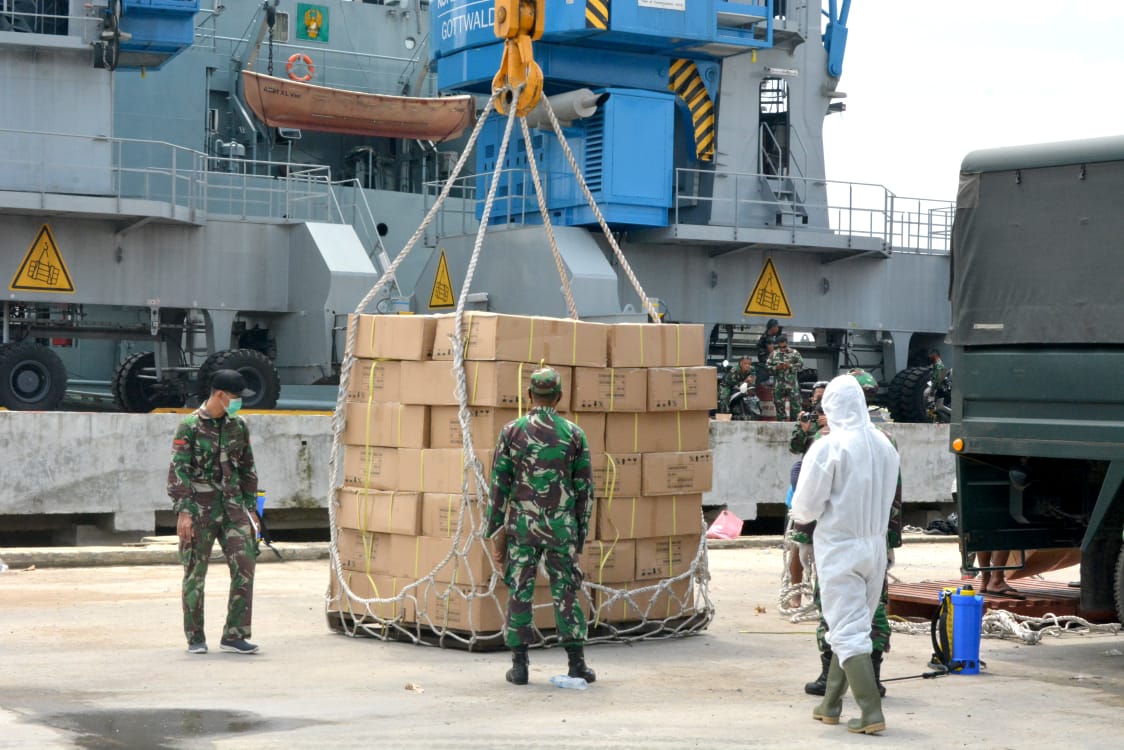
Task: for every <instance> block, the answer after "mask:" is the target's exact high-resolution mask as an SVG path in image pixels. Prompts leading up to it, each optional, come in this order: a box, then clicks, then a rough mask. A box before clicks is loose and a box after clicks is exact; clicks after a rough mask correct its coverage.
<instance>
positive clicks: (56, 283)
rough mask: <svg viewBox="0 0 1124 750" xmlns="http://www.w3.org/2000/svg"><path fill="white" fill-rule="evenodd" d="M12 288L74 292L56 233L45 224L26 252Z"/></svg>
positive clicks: (16, 290)
mask: <svg viewBox="0 0 1124 750" xmlns="http://www.w3.org/2000/svg"><path fill="white" fill-rule="evenodd" d="M8 289H9V291H13V292H73V291H74V281H73V280H71V278H70V271H69V270H67V268H66V261H64V260H63V259H62V253H60V252H59V246H58V244H57V243H56V242H55V236H54V235H53V234H51V228H50V227H49V226H47V225H46V224H44V225H43V228H42V229H40V230H39V234H38V236H36V238H35V242H32V243H31V247H29V248H28V249H27V254H26V255H24V256H23V262H22V263H20V267H19V270H18V271H16V275H15V276H13V277H12V283H11V284H9V285H8Z"/></svg>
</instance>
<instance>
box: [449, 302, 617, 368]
mask: <svg viewBox="0 0 1124 750" xmlns="http://www.w3.org/2000/svg"><path fill="white" fill-rule="evenodd" d="M455 322H456V321H455V316H453V315H444V316H441V317H440V318H439V320H438V322H437V332H436V337H435V341H436V343H435V345H434V348H433V359H437V360H447V359H453V347H452V344H451V341H450V339H449V335H450V334H451V333H452V332H453V326H454V324H455ZM464 325H465V331H466V334H465V352H464V358H465V359H468V360H476V359H482V360H507V361H509V362H540V361H541V362H545V363H546V364H548V365H570V366H581V367H604V366H605V363H606V361H607V357H608V335H609V327H608V326H607V325H605V324H604V323H587V322H584V321H580V320H570V319H568V318H543V317H532V316H528V315H500V314H497V313H489V312H470V313H465V315H464Z"/></svg>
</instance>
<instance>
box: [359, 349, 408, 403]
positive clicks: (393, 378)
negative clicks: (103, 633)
mask: <svg viewBox="0 0 1124 750" xmlns="http://www.w3.org/2000/svg"><path fill="white" fill-rule="evenodd" d="M401 374H402V363H401V362H397V361H392V360H386V359H357V360H355V361H354V362H353V363H352V364H351V375H350V376H349V379H348V383H347V403H349V404H365V403H368V402H370V401H382V402H390V403H395V402H397V401H398V400H399V398H398V384H399V382H400V379H401Z"/></svg>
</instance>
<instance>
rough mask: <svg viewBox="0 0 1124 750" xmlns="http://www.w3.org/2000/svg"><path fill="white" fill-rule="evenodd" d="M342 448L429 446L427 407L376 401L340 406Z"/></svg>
mask: <svg viewBox="0 0 1124 750" xmlns="http://www.w3.org/2000/svg"><path fill="white" fill-rule="evenodd" d="M343 442H344V445H381V446H383V447H385V448H427V447H429V407H428V406H408V405H406V404H383V403H379V402H377V401H376V402H372V403H363V404H348V405H347V406H346V407H344V428H343Z"/></svg>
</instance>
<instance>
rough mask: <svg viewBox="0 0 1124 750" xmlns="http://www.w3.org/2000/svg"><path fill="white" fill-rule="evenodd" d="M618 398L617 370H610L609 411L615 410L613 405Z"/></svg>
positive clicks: (612, 368)
mask: <svg viewBox="0 0 1124 750" xmlns="http://www.w3.org/2000/svg"><path fill="white" fill-rule="evenodd" d="M616 397H617V368H615V367H610V368H609V411H612V410H613V405H614V403H615V401H616Z"/></svg>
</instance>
